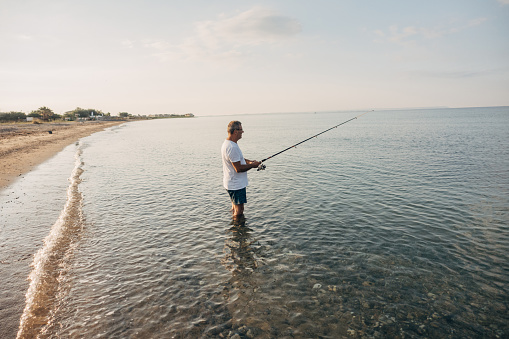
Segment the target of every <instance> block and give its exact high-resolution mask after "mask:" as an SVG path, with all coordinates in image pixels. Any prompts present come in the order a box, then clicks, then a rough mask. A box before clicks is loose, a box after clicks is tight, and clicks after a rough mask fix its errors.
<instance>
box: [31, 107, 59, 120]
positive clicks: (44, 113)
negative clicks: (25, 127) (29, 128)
mask: <svg viewBox="0 0 509 339" xmlns="http://www.w3.org/2000/svg"><path fill="white" fill-rule="evenodd" d="M53 115H55V113H53V111H52V110H51V109H49V108H48V107H46V106H43V107H40V108H39V109H38V110H35V111H32V112H31V113H30V114H29V115H28V116H29V117H34V118H42V120H44V121H49V120H50V119H53Z"/></svg>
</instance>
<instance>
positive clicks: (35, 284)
mask: <svg viewBox="0 0 509 339" xmlns="http://www.w3.org/2000/svg"><path fill="white" fill-rule="evenodd" d="M81 154H82V150H81V144H79V145H78V149H77V151H76V153H75V159H76V161H75V166H74V169H73V171H72V174H71V176H70V178H69V187H68V188H67V201H66V203H65V206H64V208H63V210H62V211H61V212H60V216H59V217H58V219H57V221H56V222H55V224H54V225H53V227H52V228H51V230H50V233H49V234H48V236H47V237H46V238H45V239H44V245H43V247H42V248H41V249H40V250H39V251H38V252H37V253H36V254H35V256H34V261H33V263H32V267H33V269H32V272H31V273H30V275H29V277H28V279H29V280H30V285H29V288H28V290H27V293H26V305H25V309H24V311H23V314H22V316H21V320H20V325H19V330H18V335H17V338H20V339H21V338H35V337H37V336H38V335H39V334H40V333H41V331H42V330H43V329H44V327H45V326H46V325H47V324H48V321H49V316H50V313H51V309H52V305H53V304H54V302H55V297H56V296H57V294H58V291H59V283H58V282H59V276H60V275H61V274H62V271H63V270H64V269H63V266H64V261H65V260H64V259H65V257H66V255H67V254H68V252H69V250H72V247H73V246H72V245H73V242H74V241H73V240H74V239H76V235H79V233H81V230H82V228H83V222H84V220H83V214H82V194H81V192H80V191H79V189H78V185H79V183H80V182H81V179H80V176H81V174H82V173H83V169H82V166H83V163H82V159H81Z"/></svg>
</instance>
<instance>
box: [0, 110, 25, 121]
mask: <svg viewBox="0 0 509 339" xmlns="http://www.w3.org/2000/svg"><path fill="white" fill-rule="evenodd" d="M26 117H27V116H26V114H25V113H23V112H8V113H0V122H9V121H20V120H25V119H26Z"/></svg>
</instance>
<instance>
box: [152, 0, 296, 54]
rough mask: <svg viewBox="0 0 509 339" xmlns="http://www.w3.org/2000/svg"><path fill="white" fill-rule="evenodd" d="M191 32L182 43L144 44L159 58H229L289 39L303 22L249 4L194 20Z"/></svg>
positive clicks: (159, 42) (153, 42)
mask: <svg viewBox="0 0 509 339" xmlns="http://www.w3.org/2000/svg"><path fill="white" fill-rule="evenodd" d="M194 27H195V29H194V34H193V35H192V36H189V37H187V38H185V39H184V40H183V41H182V42H181V43H178V44H173V45H172V44H170V43H168V42H166V41H151V42H150V43H145V47H147V48H151V49H153V50H154V51H155V53H154V54H153V55H154V56H156V57H157V58H159V59H160V60H162V61H164V60H168V59H174V58H179V59H202V60H203V59H208V60H211V59H223V60H224V59H232V58H239V57H242V56H245V55H246V54H249V49H250V48H254V47H256V46H263V45H268V44H275V43H279V42H282V41H286V40H290V39H292V38H294V37H295V36H297V35H298V34H300V33H301V31H302V25H301V23H300V22H299V21H298V20H297V19H294V18H291V17H288V16H284V15H281V14H278V13H277V12H275V11H273V10H269V9H265V8H259V7H256V8H252V9H250V10H248V11H245V12H242V13H239V14H236V15H234V16H227V15H221V16H220V17H219V18H218V19H217V20H207V21H201V22H197V23H195V25H194Z"/></svg>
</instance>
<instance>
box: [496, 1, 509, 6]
mask: <svg viewBox="0 0 509 339" xmlns="http://www.w3.org/2000/svg"><path fill="white" fill-rule="evenodd" d="M498 2H500V3H501V4H502V5H509V0H498Z"/></svg>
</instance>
